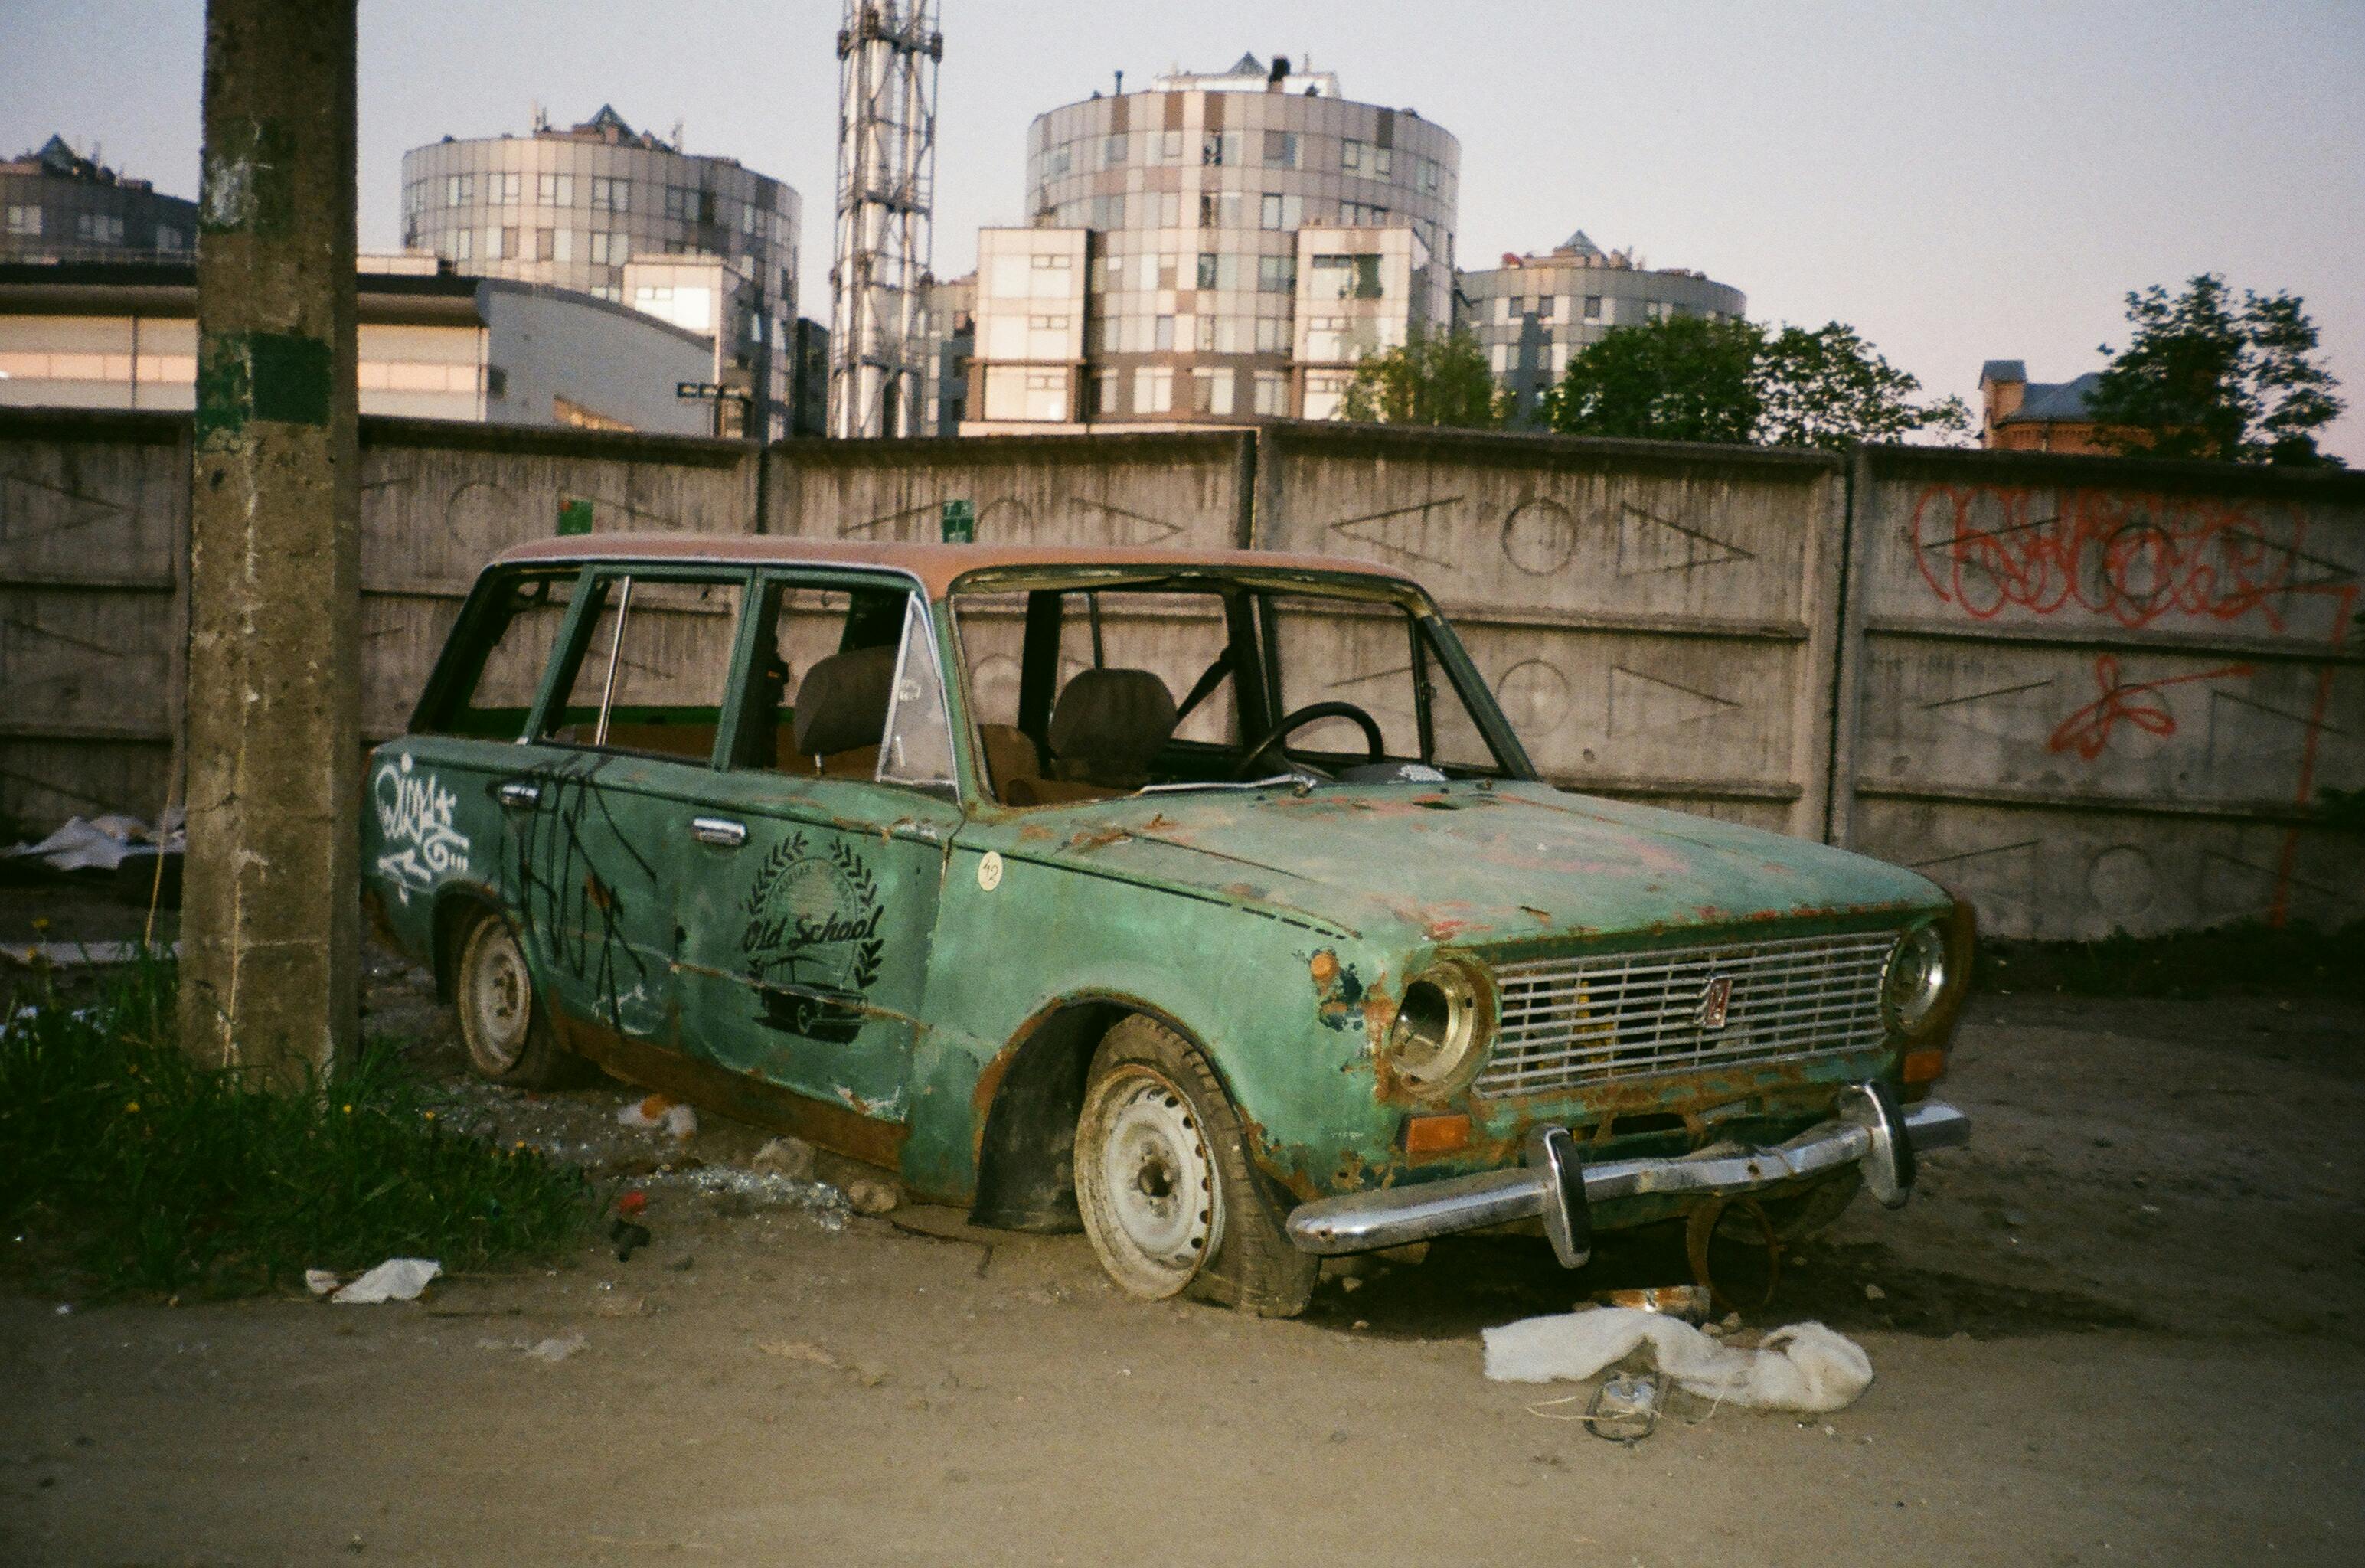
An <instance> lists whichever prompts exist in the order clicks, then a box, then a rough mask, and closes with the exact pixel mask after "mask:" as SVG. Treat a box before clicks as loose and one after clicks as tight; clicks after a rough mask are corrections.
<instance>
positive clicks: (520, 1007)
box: [452, 910, 566, 1089]
mask: <svg viewBox="0 0 2365 1568" xmlns="http://www.w3.org/2000/svg"><path fill="white" fill-rule="evenodd" d="M459 954H460V965H459V971H458V974H457V975H456V977H455V978H454V984H453V987H452V992H453V1001H454V1002H455V1003H456V1004H457V1006H458V1010H459V1014H460V1038H461V1040H462V1042H463V1043H464V1044H465V1045H466V1047H468V1065H469V1066H470V1067H472V1068H474V1069H475V1070H476V1075H477V1076H478V1077H480V1078H486V1079H489V1080H491V1081H493V1082H495V1083H506V1084H510V1085H513V1086H515V1087H517V1088H520V1089H549V1088H553V1087H555V1085H556V1084H557V1083H558V1082H559V1081H560V1079H561V1077H562V1076H563V1075H564V1072H565V1070H566V1057H565V1056H564V1055H563V1054H562V1053H561V1052H560V1050H559V1048H558V1042H557V1040H556V1039H555V1037H554V1036H553V1035H552V1032H551V1027H550V1018H549V1016H548V1014H546V1013H545V1012H544V1008H543V1004H542V1000H541V998H539V997H537V996H536V995H535V994H534V990H533V976H532V973H531V972H530V971H529V970H528V969H526V965H525V951H524V949H523V948H521V947H520V946H518V939H517V933H516V932H514V931H512V930H511V929H510V923H509V922H508V921H506V920H503V919H502V918H501V917H500V916H499V915H498V914H495V913H492V912H490V911H489V910H488V911H487V912H486V913H483V914H482V915H479V916H478V917H477V919H476V924H474V925H471V926H470V927H469V928H468V929H467V931H466V932H465V933H464V934H463V935H462V936H461V938H460V946H459Z"/></svg>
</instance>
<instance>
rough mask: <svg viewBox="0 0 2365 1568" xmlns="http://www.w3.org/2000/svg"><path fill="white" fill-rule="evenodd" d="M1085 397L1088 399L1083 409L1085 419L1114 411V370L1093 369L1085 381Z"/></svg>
mask: <svg viewBox="0 0 2365 1568" xmlns="http://www.w3.org/2000/svg"><path fill="white" fill-rule="evenodd" d="M1085 387H1086V391H1085V394H1084V395H1085V397H1086V398H1089V399H1090V401H1089V402H1088V403H1087V404H1086V406H1085V409H1084V416H1085V418H1087V419H1091V418H1094V417H1097V416H1100V415H1104V414H1114V413H1115V412H1116V372H1115V371H1114V370H1095V371H1093V378H1092V379H1091V380H1090V381H1088V382H1086V383H1085Z"/></svg>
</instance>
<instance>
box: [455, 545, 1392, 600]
mask: <svg viewBox="0 0 2365 1568" xmlns="http://www.w3.org/2000/svg"><path fill="white" fill-rule="evenodd" d="M569 561H639V562H647V563H652V564H663V563H682V564H689V563H691V562H723V563H727V564H729V565H732V566H839V567H846V566H853V567H863V566H869V567H877V568H880V569H883V570H886V571H891V572H900V573H906V574H908V575H910V576H912V577H917V578H919V579H920V581H921V583H922V584H923V585H925V588H927V592H928V597H929V598H931V599H942V598H943V597H944V596H945V594H946V592H947V589H949V588H950V587H951V586H952V583H953V581H954V579H955V578H957V577H964V576H967V575H968V574H969V573H970V572H977V571H985V570H989V569H992V568H994V567H1017V568H1022V569H1023V568H1026V567H1058V566H1082V567H1093V566H1116V567H1126V566H1134V567H1195V568H1198V569H1200V570H1202V571H1206V570H1213V571H1218V572H1221V571H1227V570H1229V571H1239V572H1256V573H1272V572H1333V573H1344V574H1348V575H1351V576H1354V577H1387V578H1391V579H1393V580H1395V581H1397V582H1406V583H1410V582H1415V581H1416V580H1417V579H1415V578H1414V577H1410V576H1409V575H1407V574H1406V573H1404V572H1400V571H1397V570H1395V568H1394V567H1390V566H1379V565H1376V564H1374V563H1373V562H1370V561H1358V560H1354V559H1352V558H1351V557H1349V556H1345V555H1293V554H1282V553H1281V552H1278V551H1272V550H1176V549H1167V548H1162V547H1160V546H1157V545H1138V544H1099V545H1078V544H911V543H881V542H876V541H872V540H867V539H800V538H796V537H794V536H792V535H788V534H778V533H757V534H748V533H578V534H572V535H569V536H566V537H565V538H555V539H538V540H534V541H532V542H530V543H524V544H517V545H512V546H510V548H509V549H507V550H504V551H502V552H501V554H499V556H497V557H495V561H494V564H495V565H497V566H521V565H533V564H552V565H556V564H564V563H566V562H569Z"/></svg>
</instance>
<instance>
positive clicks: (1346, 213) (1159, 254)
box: [965, 55, 1461, 429]
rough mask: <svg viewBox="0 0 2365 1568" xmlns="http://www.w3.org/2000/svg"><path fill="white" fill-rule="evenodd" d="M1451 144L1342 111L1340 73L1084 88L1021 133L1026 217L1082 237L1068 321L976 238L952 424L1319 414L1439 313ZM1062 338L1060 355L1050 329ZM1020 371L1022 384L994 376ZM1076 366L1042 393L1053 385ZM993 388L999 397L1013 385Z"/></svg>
mask: <svg viewBox="0 0 2365 1568" xmlns="http://www.w3.org/2000/svg"><path fill="white" fill-rule="evenodd" d="M1460 164H1461V144H1460V143H1459V142H1457V141H1456V140H1454V138H1453V137H1452V135H1451V134H1450V133H1448V132H1447V131H1446V130H1445V129H1443V128H1441V127H1440V126H1436V125H1433V124H1431V123H1429V121H1427V120H1424V119H1422V118H1420V117H1419V115H1418V114H1417V113H1415V112H1414V111H1412V110H1410V109H1393V108H1383V107H1381V106H1377V105H1373V104H1359V103H1351V102H1349V101H1347V100H1346V99H1343V98H1341V97H1340V96H1339V84H1338V79H1337V77H1336V76H1334V75H1332V74H1331V73H1328V72H1322V73H1308V72H1304V71H1297V70H1293V69H1292V68H1291V65H1290V62H1288V61H1286V60H1275V61H1273V62H1272V63H1271V65H1270V66H1268V65H1266V64H1264V63H1263V62H1259V61H1258V60H1257V59H1256V58H1255V57H1254V56H1252V55H1250V56H1243V57H1242V58H1241V59H1240V61H1239V63H1237V64H1236V65H1234V66H1233V67H1232V69H1231V70H1230V71H1228V72H1225V73H1215V74H1194V73H1176V74H1171V75H1167V76H1161V77H1159V78H1157V79H1156V80H1155V81H1154V82H1153V83H1152V84H1151V89H1150V91H1149V92H1146V93H1140V92H1136V93H1124V92H1119V93H1116V94H1115V95H1112V96H1107V97H1103V96H1101V95H1097V94H1095V95H1093V97H1091V98H1090V99H1087V100H1086V101H1084V102H1082V103H1076V104H1070V105H1068V106H1065V107H1062V108H1057V109H1053V110H1051V111H1050V112H1049V113H1048V114H1045V115H1042V116H1039V117H1038V118H1037V119H1036V120H1035V122H1034V124H1033V126H1032V127H1031V128H1030V129H1029V131H1028V138H1027V158H1026V186H1027V210H1028V213H1029V215H1030V218H1031V220H1032V223H1033V225H1034V228H1035V230H1037V231H1040V230H1065V231H1071V232H1072V231H1075V230H1085V231H1088V235H1089V243H1088V245H1087V246H1086V255H1087V258H1088V259H1087V261H1086V263H1085V267H1086V275H1085V277H1084V278H1083V279H1082V280H1079V286H1078V287H1077V289H1076V290H1075V294H1076V296H1077V297H1079V298H1080V299H1081V301H1082V320H1081V321H1074V322H1061V323H1060V325H1059V326H1056V327H1055V326H1053V325H1052V323H1054V322H1059V321H1060V315H1061V309H1062V308H1048V309H1047V308H1045V307H1046V306H1047V305H1052V304H1054V303H1055V302H1056V301H1057V299H1058V297H1059V293H1060V292H1061V291H1059V290H1056V289H1052V288H1048V287H1047V286H1045V282H1046V280H1044V279H1041V278H1033V279H1031V283H1032V286H1030V287H1029V288H1028V289H1027V290H1026V293H1027V295H1028V296H1030V297H1031V298H1032V300H1033V301H1035V302H1036V303H1035V305H1034V306H1033V308H1029V306H1028V304H1027V302H1026V300H1023V299H1009V298H1005V297H1004V295H1005V293H1006V292H1007V290H1006V289H1005V288H1004V285H1005V284H1007V285H1014V284H1016V282H1017V281H1018V279H1019V277H1020V274H1022V273H1032V272H1035V271H1043V270H1048V271H1052V272H1056V271H1057V270H1058V263H1059V262H1060V261H1063V260H1064V259H1065V257H1064V256H1062V255H1060V254H1059V253H1057V252H1058V248H1057V247H1053V248H1051V251H1050V252H1049V253H1047V254H1046V255H1045V256H1043V257H1042V258H1040V260H1041V261H1042V262H1044V263H1049V265H1048V268H1045V267H1037V266H1036V265H1035V263H1034V261H1033V260H1032V259H1030V260H1029V261H1028V262H1027V263H1026V266H1024V267H1021V266H1020V265H1018V264H1017V263H1015V262H1014V261H1013V260H1012V254H1013V246H1014V245H1015V244H1016V242H1017V235H1018V234H1019V233H1021V232H1023V231H1008V233H1007V235H1006V236H1005V242H1004V243H1003V245H1002V246H1001V247H1000V248H999V252H998V254H999V255H1000V257H1001V263H1000V264H999V265H998V266H995V265H989V264H988V262H987V257H988V253H989V252H996V247H995V246H993V245H991V244H988V243H985V242H983V241H981V247H980V259H981V266H980V273H979V278H978V291H979V298H978V314H977V321H978V353H977V358H976V362H975V363H976V365H977V367H978V368H979V369H981V370H983V371H984V372H986V380H985V384H984V386H983V387H982V395H981V390H980V388H979V386H978V385H977V380H978V378H977V377H976V376H974V375H973V376H972V378H971V382H972V385H971V391H970V398H969V409H968V416H969V421H970V422H969V423H968V424H967V425H966V426H965V428H970V429H976V428H980V423H982V425H983V427H984V428H989V429H1004V428H1010V427H1011V424H1012V422H1013V421H1014V420H1031V421H1033V422H1034V423H1035V424H1036V425H1037V428H1039V426H1040V424H1041V423H1042V422H1044V421H1046V420H1050V419H1052V418H1053V417H1054V416H1053V412H1052V410H1053V409H1055V408H1057V409H1059V410H1060V411H1061V412H1062V413H1063V414H1064V417H1065V419H1066V420H1082V421H1086V422H1090V423H1093V424H1100V423H1104V422H1106V423H1120V424H1140V423H1150V424H1159V425H1177V424H1190V423H1194V422H1214V423H1226V422H1230V423H1237V422H1239V421H1240V420H1243V419H1249V418H1255V417H1258V416H1265V417H1272V416H1293V415H1303V416H1306V417H1313V418H1320V417H1324V416H1325V415H1327V414H1328V412H1329V406H1330V405H1331V404H1333V403H1335V401H1336V398H1337V395H1338V393H1339V390H1341V389H1342V388H1343V385H1344V380H1345V378H1346V376H1347V375H1351V372H1352V365H1353V363H1354V360H1355V359H1356V358H1358V357H1360V355H1361V354H1362V353H1366V352H1369V351H1370V350H1372V349H1374V348H1385V347H1389V346H1392V345H1393V344H1394V343H1396V342H1402V341H1403V336H1404V333H1405V331H1406V330H1407V328H1408V327H1409V326H1411V325H1413V324H1416V323H1432V322H1433V323H1438V324H1442V323H1443V322H1445V321H1446V320H1447V319H1450V317H1451V314H1452V293H1453V281H1452V280H1453V221H1454V219H1453V215H1454V200H1455V195H1456V186H1457V185H1458V183H1459V175H1460ZM1061 339H1066V340H1068V343H1067V345H1066V346H1067V347H1068V348H1070V349H1071V350H1072V351H1073V352H1069V353H1063V352H1059V351H1060V349H1061V346H1062V345H1061V343H1060V342H1059V340H1061ZM996 365H1003V366H1005V367H1009V366H1020V367H1023V368H1024V370H1025V372H1026V382H1027V383H1043V384H1046V385H1031V386H1024V389H1023V390H1024V396H1022V384H1021V383H1020V382H1018V381H1017V380H1016V379H1015V378H1014V377H1013V376H1010V375H1004V376H1003V377H1000V378H996V377H995V376H994V375H993V374H992V372H993V369H994V367H995V366H996ZM1055 365H1059V366H1062V367H1063V368H1065V369H1067V370H1068V371H1070V373H1071V374H1070V376H1069V378H1068V385H1067V386H1064V387H1063V388H1062V390H1061V391H1060V392H1059V395H1058V397H1057V398H1054V397H1053V396H1052V395H1051V393H1050V391H1049V388H1048V383H1049V382H1050V381H1052V380H1053V379H1054V378H1055V376H1056V375H1057V372H1056V371H1055V369H1054V366H1055ZM1005 386H1006V388H1007V389H1006V390H1005V389H1004V388H1005Z"/></svg>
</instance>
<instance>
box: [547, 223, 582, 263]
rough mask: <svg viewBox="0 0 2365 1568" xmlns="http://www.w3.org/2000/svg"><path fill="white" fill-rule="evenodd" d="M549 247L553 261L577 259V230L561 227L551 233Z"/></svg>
mask: <svg viewBox="0 0 2365 1568" xmlns="http://www.w3.org/2000/svg"><path fill="white" fill-rule="evenodd" d="M547 248H548V250H549V252H550V259H551V260H552V261H554V262H571V261H573V260H574V259H575V230H572V229H561V230H556V231H555V232H554V233H553V234H552V235H551V237H550V243H549V245H548V247H547Z"/></svg>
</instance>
